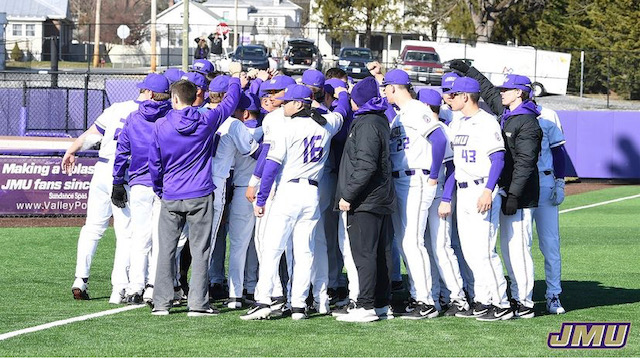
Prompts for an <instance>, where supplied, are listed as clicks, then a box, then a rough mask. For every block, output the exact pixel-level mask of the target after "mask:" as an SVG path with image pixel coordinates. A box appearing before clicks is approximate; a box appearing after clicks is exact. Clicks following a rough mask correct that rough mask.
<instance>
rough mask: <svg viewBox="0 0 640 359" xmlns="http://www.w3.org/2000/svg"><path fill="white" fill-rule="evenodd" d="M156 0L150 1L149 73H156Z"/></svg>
mask: <svg viewBox="0 0 640 359" xmlns="http://www.w3.org/2000/svg"><path fill="white" fill-rule="evenodd" d="M157 5H158V4H157V0H151V72H156V12H157V11H156V10H157V9H158V6H157Z"/></svg>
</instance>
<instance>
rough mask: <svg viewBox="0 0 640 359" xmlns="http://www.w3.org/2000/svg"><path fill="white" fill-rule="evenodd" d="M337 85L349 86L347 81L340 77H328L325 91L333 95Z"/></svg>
mask: <svg viewBox="0 0 640 359" xmlns="http://www.w3.org/2000/svg"><path fill="white" fill-rule="evenodd" d="M336 87H344V88H347V83H346V82H344V81H342V80H340V79H335V78H334V79H328V80H326V81H325V82H324V91H325V92H327V93H329V94H331V95H333V93H334V92H335V89H336Z"/></svg>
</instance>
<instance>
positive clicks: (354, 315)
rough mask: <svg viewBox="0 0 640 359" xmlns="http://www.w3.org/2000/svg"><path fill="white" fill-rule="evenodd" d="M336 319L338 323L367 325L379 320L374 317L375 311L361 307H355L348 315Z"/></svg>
mask: <svg viewBox="0 0 640 359" xmlns="http://www.w3.org/2000/svg"><path fill="white" fill-rule="evenodd" d="M336 319H337V320H338V321H340V322H352V323H368V322H375V321H376V320H379V319H380V318H378V316H377V315H376V311H375V309H364V308H361V307H356V308H354V309H352V310H350V311H349V314H346V315H341V316H339V317H336Z"/></svg>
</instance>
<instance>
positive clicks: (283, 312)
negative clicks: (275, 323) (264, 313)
mask: <svg viewBox="0 0 640 359" xmlns="http://www.w3.org/2000/svg"><path fill="white" fill-rule="evenodd" d="M290 316H291V306H289V304H284V305H283V306H281V307H280V309H276V310H273V309H272V310H271V318H273V319H282V318H286V317H290Z"/></svg>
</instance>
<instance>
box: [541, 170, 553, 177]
mask: <svg viewBox="0 0 640 359" xmlns="http://www.w3.org/2000/svg"><path fill="white" fill-rule="evenodd" d="M542 173H544V175H545V176H548V175H550V174H552V173H553V172H551V171H542Z"/></svg>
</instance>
